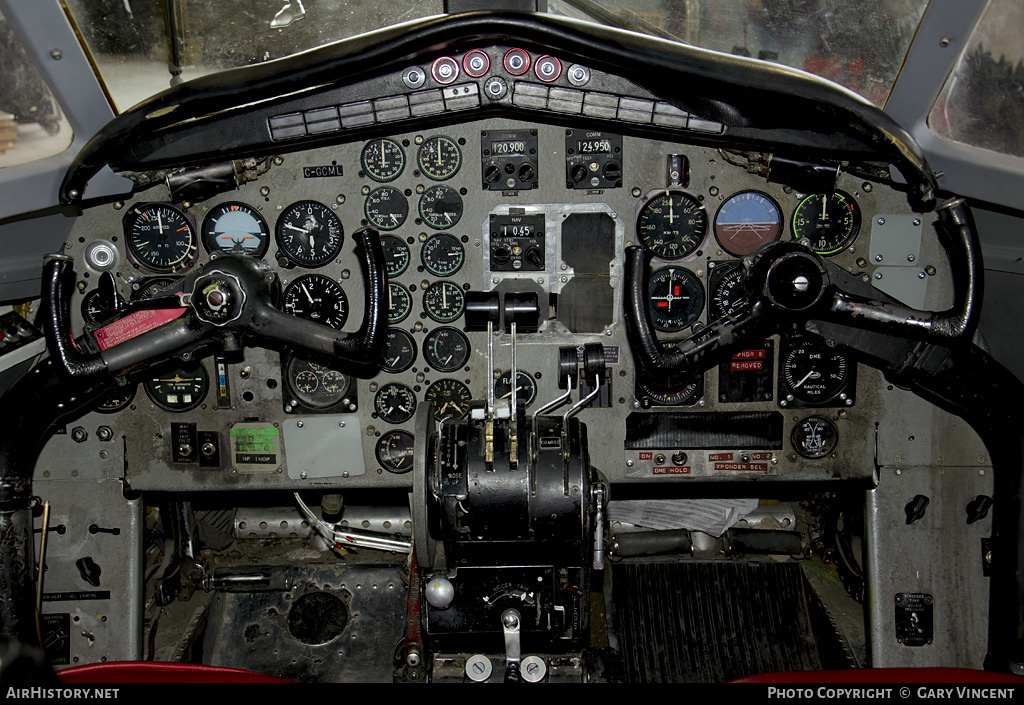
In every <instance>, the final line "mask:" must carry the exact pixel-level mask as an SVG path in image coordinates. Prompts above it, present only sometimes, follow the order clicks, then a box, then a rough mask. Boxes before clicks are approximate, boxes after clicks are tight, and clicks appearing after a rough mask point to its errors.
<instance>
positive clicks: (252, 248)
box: [201, 201, 270, 257]
mask: <svg viewBox="0 0 1024 705" xmlns="http://www.w3.org/2000/svg"><path fill="white" fill-rule="evenodd" d="M201 232H202V236H203V247H205V248H206V251H207V252H209V253H210V254H211V255H212V254H213V253H215V252H220V253H224V254H229V253H230V254H243V255H252V256H253V257H262V256H263V255H265V254H267V249H268V248H269V247H270V228H269V227H267V221H266V220H264V219H263V216H262V215H260V214H259V212H258V211H257V210H256V209H255V208H253V207H252V206H249V205H247V204H245V203H238V202H236V201H231V202H228V203H221V204H218V205H216V206H214V207H213V208H211V209H210V212H209V213H207V214H206V217H205V218H204V219H203V227H202V229H201Z"/></svg>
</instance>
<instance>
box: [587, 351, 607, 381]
mask: <svg viewBox="0 0 1024 705" xmlns="http://www.w3.org/2000/svg"><path fill="white" fill-rule="evenodd" d="M583 371H584V374H585V375H586V379H587V382H588V383H589V382H590V381H591V380H593V379H594V378H595V377H597V378H598V379H604V345H602V344H601V343H587V344H586V345H584V346H583Z"/></svg>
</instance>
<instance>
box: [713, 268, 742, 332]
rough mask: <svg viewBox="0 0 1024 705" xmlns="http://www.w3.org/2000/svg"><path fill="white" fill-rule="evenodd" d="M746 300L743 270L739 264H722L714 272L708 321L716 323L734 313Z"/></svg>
mask: <svg viewBox="0 0 1024 705" xmlns="http://www.w3.org/2000/svg"><path fill="white" fill-rule="evenodd" d="M745 299H746V296H745V294H744V293H743V268H742V266H740V264H739V263H738V262H728V263H726V264H720V265H718V266H717V267H715V268H714V269H713V270H712V274H711V298H710V301H709V302H708V320H709V321H716V320H718V319H719V318H722V317H723V316H725V315H726V314H729V313H732V312H733V311H735V310H736V309H737V308H739V305H740V304H741V303H742V302H743V301H744V300H745Z"/></svg>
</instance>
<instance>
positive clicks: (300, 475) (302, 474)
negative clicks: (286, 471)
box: [299, 470, 306, 480]
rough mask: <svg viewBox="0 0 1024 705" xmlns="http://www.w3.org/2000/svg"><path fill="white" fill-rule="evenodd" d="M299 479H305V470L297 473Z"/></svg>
mask: <svg viewBox="0 0 1024 705" xmlns="http://www.w3.org/2000/svg"><path fill="white" fill-rule="evenodd" d="M299 479H300V480H305V479H306V471H305V470H303V471H302V472H300V473H299Z"/></svg>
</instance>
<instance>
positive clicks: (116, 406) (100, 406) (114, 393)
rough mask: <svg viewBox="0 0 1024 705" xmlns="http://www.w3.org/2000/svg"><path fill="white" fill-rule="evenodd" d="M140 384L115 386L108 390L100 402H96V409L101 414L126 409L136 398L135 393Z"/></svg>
mask: <svg viewBox="0 0 1024 705" xmlns="http://www.w3.org/2000/svg"><path fill="white" fill-rule="evenodd" d="M138 389H139V385H137V384H129V385H128V386H126V387H115V388H114V389H112V390H111V391H109V392H107V394H106V395H104V396H103V397H102V398H100V400H99V402H98V403H97V404H96V411H98V412H100V413H101V414H114V413H117V412H118V411H121V409H125V408H127V407H128V405H129V404H131V403H132V400H133V399H135V393H136V392H137V391H138Z"/></svg>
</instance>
